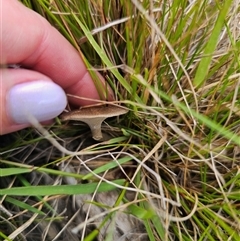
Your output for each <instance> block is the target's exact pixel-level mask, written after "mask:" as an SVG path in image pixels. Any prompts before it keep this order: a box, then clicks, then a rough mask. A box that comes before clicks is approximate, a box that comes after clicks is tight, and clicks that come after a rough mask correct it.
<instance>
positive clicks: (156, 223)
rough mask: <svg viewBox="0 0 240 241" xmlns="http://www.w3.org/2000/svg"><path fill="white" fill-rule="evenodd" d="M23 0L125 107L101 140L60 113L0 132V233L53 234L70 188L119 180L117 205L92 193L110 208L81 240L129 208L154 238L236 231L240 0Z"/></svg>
mask: <svg viewBox="0 0 240 241" xmlns="http://www.w3.org/2000/svg"><path fill="white" fill-rule="evenodd" d="M22 2H23V3H24V4H25V5H26V6H27V7H29V8H31V9H33V10H34V11H37V12H38V13H39V14H41V15H42V16H44V17H45V18H46V19H47V20H48V21H49V22H50V23H51V24H52V25H53V26H55V27H56V28H57V29H58V30H59V31H60V32H61V33H62V34H63V35H64V36H65V38H66V39H68V40H69V41H70V42H71V43H72V45H73V46H74V47H75V48H76V49H77V50H78V51H79V52H80V51H81V53H82V54H83V55H84V58H83V59H84V61H85V63H86V65H87V66H88V68H89V70H90V71H91V70H93V69H98V70H99V72H100V73H101V74H102V75H103V76H104V78H105V80H106V81H107V82H108V83H109V85H110V86H111V87H112V89H113V91H114V93H115V98H116V102H117V103H121V104H123V105H125V106H126V107H127V108H128V109H129V113H128V114H127V116H124V117H120V118H119V119H118V120H116V119H115V120H110V121H109V122H108V124H107V125H105V126H104V127H103V128H104V131H105V132H108V133H110V134H111V135H112V137H111V139H110V140H108V141H105V142H103V143H94V142H93V141H92V140H89V138H86V137H87V135H89V130H88V129H87V128H86V126H85V125H82V124H79V123H69V125H63V124H61V123H58V122H57V121H56V123H55V124H54V125H52V126H50V127H45V131H43V129H41V128H40V127H39V126H36V127H37V130H34V129H27V130H23V131H19V132H17V133H13V134H11V135H7V136H3V137H1V139H3V141H2V142H1V147H0V148H1V150H0V152H1V160H0V167H1V170H0V173H1V174H0V175H1V177H0V178H1V181H0V188H1V190H0V198H1V199H0V218H1V219H0V224H1V225H0V226H1V228H0V237H1V238H2V239H3V240H14V239H15V238H17V240H24V235H26V234H27V237H32V236H31V230H32V229H34V226H39V227H42V226H41V225H43V224H44V225H45V223H47V224H46V225H45V226H44V225H43V229H44V230H47V231H46V236H44V237H45V238H46V237H47V235H50V234H51V232H50V228H49V227H50V226H51V225H52V224H53V223H54V221H56V220H61V222H65V223H67V221H66V219H65V216H64V213H61V212H58V211H57V208H56V207H57V204H58V203H59V204H60V203H61V201H62V200H67V201H66V203H68V204H66V206H67V205H71V204H69V203H70V201H69V200H70V199H71V198H72V195H74V194H77V195H80V196H81V194H82V195H84V193H85V194H86V192H88V193H92V195H93V196H94V195H95V194H97V193H99V192H101V191H108V190H115V191H116V190H117V192H118V193H119V194H118V199H117V200H116V202H115V203H114V204H113V205H112V206H108V205H106V204H105V203H104V202H98V201H94V198H93V199H92V200H86V202H87V203H88V204H91V205H93V206H95V207H99V208H101V209H103V210H106V213H107V215H106V216H104V219H103V220H102V222H100V224H99V225H98V227H97V228H96V229H94V230H92V232H90V233H85V234H86V235H82V237H81V240H89V241H90V240H94V238H96V237H97V236H98V235H99V232H100V231H101V229H103V228H104V225H105V224H106V223H107V222H108V221H109V220H114V217H116V216H117V215H118V214H119V213H121V212H125V213H128V214H129V215H132V216H134V217H136V218H137V219H138V220H141V222H142V223H143V225H144V227H145V230H143V232H146V233H147V236H148V239H149V240H151V241H154V240H197V241H200V240H213V241H215V240H224V241H225V240H236V241H237V240H238V239H239V235H240V222H239V220H240V212H239V210H240V209H239V203H240V194H239V188H240V172H239V166H240V157H239V156H240V155H239V153H240V147H239V146H240V135H239V124H240V122H239V115H240V103H239V99H240V95H239V85H240V78H239V77H240V75H239V70H240V61H239V56H240V40H239V39H240V38H239V37H240V31H239V21H240V14H239V2H238V1H233V0H227V1H205V0H204V1H202V0H192V1H187V0H176V1H153V0H142V1H137V0H132V1H121V0H118V1H110V0H105V1H94V0H89V1H77V0H72V1H61V0H51V1H50V0H39V1H31V0H22ZM95 77H96V76H93V78H95ZM96 85H97V79H96ZM99 91H101V90H99ZM71 124H72V125H71ZM39 133H40V134H39ZM46 139H47V140H48V141H50V143H49V142H48V141H47V140H46ZM56 141H57V142H58V143H59V144H60V145H61V147H59V146H58V145H56ZM3 143H4V144H3ZM82 166H83V167H84V172H83V173H82V169H81V168H82ZM80 167H81V168H80ZM119 173H121V174H122V175H123V178H122V176H121V175H120V176H118V174H119ZM114 179H116V180H114ZM128 192H131V193H134V194H135V197H134V199H133V201H131V200H129V199H128V198H127V193H128ZM33 194H34V195H33ZM73 198H74V197H73ZM71 215H72V216H73V217H74V213H71ZM90 218H91V217H89V219H90ZM95 220H98V219H97V217H96V219H95ZM69 222H70V221H69ZM41 223H43V224H41ZM86 223H87V222H86ZM86 223H82V224H81V225H82V226H81V228H80V227H78V228H76V227H75V229H76V230H77V231H79V230H80V229H81V230H84V229H85V228H86V225H87V224H86ZM68 224H69V223H68ZM74 225H76V226H77V225H78V224H74ZM79 225H80V224H79ZM84 225H85V226H84ZM46 227H48V228H46ZM65 229H66V230H68V226H64V231H66V230H65ZM69 229H70V228H69ZM75 229H71V230H75ZM113 229H114V228H113ZM48 231H49V232H48ZM66 232H67V231H66ZM70 233H71V232H69V237H70V235H72V234H70ZM83 234H84V233H83ZM111 235H112V234H111V232H110V233H109V236H108V237H106V240H112V236H111ZM84 236H85V239H84ZM45 240H48V239H47V238H46V239H45ZM73 240H79V239H73Z"/></svg>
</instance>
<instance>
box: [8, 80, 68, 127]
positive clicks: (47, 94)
mask: <svg viewBox="0 0 240 241" xmlns="http://www.w3.org/2000/svg"><path fill="white" fill-rule="evenodd" d="M66 105H67V98H66V94H65V92H64V91H63V90H62V89H61V87H60V86H58V85H57V84H55V83H53V82H51V81H46V80H37V81H32V82H28V83H22V84H17V85H15V86H14V87H12V88H11V89H10V91H9V92H8V95H7V111H8V114H9V116H10V117H11V119H12V120H13V121H14V122H15V123H17V124H28V123H29V116H34V117H35V118H36V119H37V120H38V121H39V122H41V121H47V120H51V119H53V118H54V117H56V116H58V115H59V114H60V113H61V112H62V111H63V110H64V108H65V107H66Z"/></svg>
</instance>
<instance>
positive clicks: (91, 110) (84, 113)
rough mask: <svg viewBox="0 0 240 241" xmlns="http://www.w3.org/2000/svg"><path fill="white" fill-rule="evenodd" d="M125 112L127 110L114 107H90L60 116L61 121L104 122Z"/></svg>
mask: <svg viewBox="0 0 240 241" xmlns="http://www.w3.org/2000/svg"><path fill="white" fill-rule="evenodd" d="M127 112H128V110H126V109H124V108H122V107H121V106H116V105H108V106H102V105H101V106H91V107H84V108H81V109H79V110H74V111H71V112H67V113H64V114H62V115H61V119H62V120H79V121H82V120H84V119H94V118H99V119H101V118H102V119H103V120H104V119H106V118H109V117H113V116H118V115H123V114H126V113H127Z"/></svg>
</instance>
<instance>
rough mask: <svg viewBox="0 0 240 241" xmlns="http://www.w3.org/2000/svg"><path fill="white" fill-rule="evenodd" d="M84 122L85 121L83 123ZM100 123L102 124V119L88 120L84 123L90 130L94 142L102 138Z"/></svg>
mask: <svg viewBox="0 0 240 241" xmlns="http://www.w3.org/2000/svg"><path fill="white" fill-rule="evenodd" d="M84 122H85V121H84ZM102 122H103V119H100V118H99V119H97V120H96V119H95V120H88V121H86V122H85V123H86V124H88V126H89V127H90V129H91V132H92V138H93V139H94V140H96V141H99V140H101V139H102V138H103V136H102V128H101V126H102Z"/></svg>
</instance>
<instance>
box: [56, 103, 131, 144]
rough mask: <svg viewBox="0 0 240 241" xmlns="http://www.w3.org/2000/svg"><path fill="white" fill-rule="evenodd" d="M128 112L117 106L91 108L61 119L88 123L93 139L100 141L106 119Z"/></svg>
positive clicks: (76, 111)
mask: <svg viewBox="0 0 240 241" xmlns="http://www.w3.org/2000/svg"><path fill="white" fill-rule="evenodd" d="M127 112H128V110H126V109H124V108H122V107H120V106H115V105H109V106H91V107H86V108H81V109H79V110H74V111H70V112H67V113H64V114H62V115H61V117H60V118H61V119H62V120H63V121H66V120H76V121H82V122H84V123H86V124H87V125H88V126H89V127H90V129H91V132H92V137H93V139H94V140H97V141H99V140H101V139H102V138H103V136H102V131H101V125H102V122H103V121H104V120H105V119H106V118H109V117H113V116H119V115H123V114H126V113H127Z"/></svg>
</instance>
